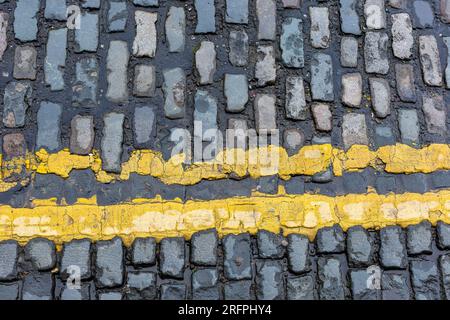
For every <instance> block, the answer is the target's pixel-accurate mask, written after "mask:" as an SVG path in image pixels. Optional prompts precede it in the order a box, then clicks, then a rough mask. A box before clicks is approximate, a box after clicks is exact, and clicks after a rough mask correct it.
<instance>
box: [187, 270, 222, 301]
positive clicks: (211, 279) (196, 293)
mask: <svg viewBox="0 0 450 320" xmlns="http://www.w3.org/2000/svg"><path fill="white" fill-rule="evenodd" d="M218 278H219V275H218V272H217V270H216V269H199V270H196V271H194V272H193V273H192V298H193V299H194V300H219V298H220V296H219V288H218V286H217V282H218Z"/></svg>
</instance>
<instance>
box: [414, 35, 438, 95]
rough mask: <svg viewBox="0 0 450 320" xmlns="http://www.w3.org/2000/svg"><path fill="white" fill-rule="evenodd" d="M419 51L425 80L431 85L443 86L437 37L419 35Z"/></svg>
mask: <svg viewBox="0 0 450 320" xmlns="http://www.w3.org/2000/svg"><path fill="white" fill-rule="evenodd" d="M419 53H420V62H421V64H422V73H423V80H424V81H425V83H426V84H427V85H429V86H437V87H439V86H441V85H442V67H441V60H440V56H439V48H438V45H437V42H436V38H435V37H434V36H433V35H425V36H419Z"/></svg>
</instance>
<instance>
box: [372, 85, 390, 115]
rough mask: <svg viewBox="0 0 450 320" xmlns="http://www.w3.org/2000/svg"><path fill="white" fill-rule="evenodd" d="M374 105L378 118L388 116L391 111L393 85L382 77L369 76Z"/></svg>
mask: <svg viewBox="0 0 450 320" xmlns="http://www.w3.org/2000/svg"><path fill="white" fill-rule="evenodd" d="M369 85H370V94H371V98H372V107H373V110H374V111H375V115H376V116H377V117H378V118H386V117H387V116H388V115H389V114H390V113H391V87H390V86H389V82H388V81H387V80H385V79H381V78H369Z"/></svg>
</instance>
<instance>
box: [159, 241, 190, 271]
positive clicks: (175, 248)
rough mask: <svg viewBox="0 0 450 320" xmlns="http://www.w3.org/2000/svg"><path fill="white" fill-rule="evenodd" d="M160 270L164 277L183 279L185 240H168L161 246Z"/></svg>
mask: <svg viewBox="0 0 450 320" xmlns="http://www.w3.org/2000/svg"><path fill="white" fill-rule="evenodd" d="M159 259H160V270H161V273H162V274H163V275H164V276H167V277H171V278H176V279H182V278H183V273H184V260H185V249H184V239H183V238H166V239H164V240H163V241H161V244H160V256H159Z"/></svg>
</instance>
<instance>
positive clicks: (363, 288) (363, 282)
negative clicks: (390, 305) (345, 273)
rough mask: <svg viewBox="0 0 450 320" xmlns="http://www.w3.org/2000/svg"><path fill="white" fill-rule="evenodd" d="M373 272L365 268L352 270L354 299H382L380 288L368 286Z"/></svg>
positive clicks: (351, 278)
mask: <svg viewBox="0 0 450 320" xmlns="http://www.w3.org/2000/svg"><path fill="white" fill-rule="evenodd" d="M370 276H371V274H370V273H368V272H367V270H366V269H364V270H352V271H350V282H351V290H352V297H353V299H354V300H380V290H377V289H373V288H368V286H367V283H368V282H369V281H370Z"/></svg>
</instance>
